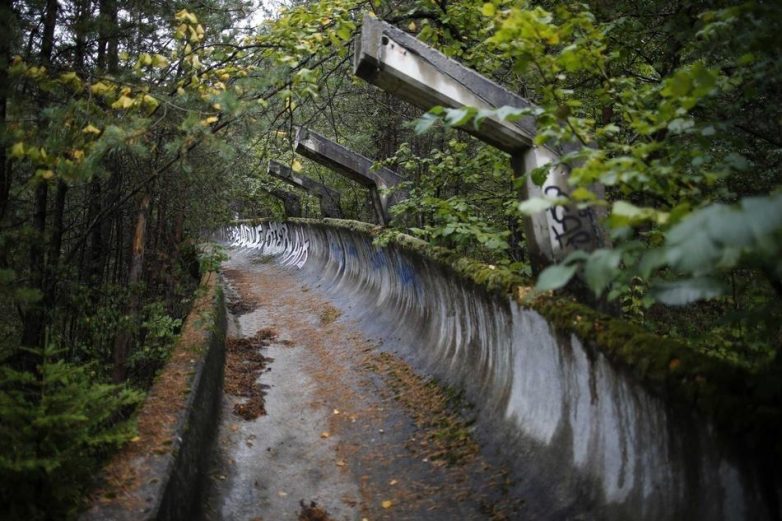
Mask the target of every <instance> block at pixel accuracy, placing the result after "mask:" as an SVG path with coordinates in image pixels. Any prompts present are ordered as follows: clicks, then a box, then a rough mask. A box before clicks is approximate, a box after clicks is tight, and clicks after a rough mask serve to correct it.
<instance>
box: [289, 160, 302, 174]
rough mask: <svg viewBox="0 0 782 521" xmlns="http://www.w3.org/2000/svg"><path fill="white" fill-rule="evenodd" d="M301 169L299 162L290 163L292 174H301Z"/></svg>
mask: <svg viewBox="0 0 782 521" xmlns="http://www.w3.org/2000/svg"><path fill="white" fill-rule="evenodd" d="M302 168H304V167H303V166H302V164H301V161H299V160H298V159H294V160H293V163H291V170H293V171H294V172H301V170H302Z"/></svg>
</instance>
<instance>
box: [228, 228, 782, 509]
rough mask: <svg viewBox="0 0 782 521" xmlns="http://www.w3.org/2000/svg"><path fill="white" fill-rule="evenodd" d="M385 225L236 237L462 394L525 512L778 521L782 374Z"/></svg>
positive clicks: (235, 233) (236, 233) (236, 232)
mask: <svg viewBox="0 0 782 521" xmlns="http://www.w3.org/2000/svg"><path fill="white" fill-rule="evenodd" d="M379 232H380V229H379V228H377V227H374V226H372V225H367V224H365V223H357V222H351V221H339V220H334V219H325V220H323V221H313V220H303V219H294V220H289V221H288V222H287V223H284V224H280V223H272V222H261V221H258V222H250V223H246V224H243V225H239V226H237V227H235V228H234V229H233V230H231V231H230V234H229V235H230V236H231V237H230V239H231V240H232V242H233V243H234V244H236V245H239V246H244V247H249V248H257V249H258V250H259V251H260V253H261V254H263V255H273V256H275V257H276V258H277V260H278V262H279V263H280V264H282V265H284V266H295V267H296V268H299V269H301V270H302V276H304V277H308V278H310V279H312V280H313V282H316V283H318V284H320V285H322V286H323V287H324V288H325V289H326V290H327V291H329V292H330V293H331V294H332V295H334V296H335V298H336V299H337V300H338V301H340V300H341V301H342V303H343V304H344V305H345V306H344V307H345V308H350V309H352V311H351V312H350V316H351V318H355V319H357V320H358V321H359V322H360V323H361V324H362V327H364V328H365V329H367V330H369V331H370V332H371V333H372V336H377V337H380V338H383V339H384V348H385V349H399V350H400V351H401V352H402V354H403V355H405V356H406V357H408V358H409V359H410V360H411V361H412V362H413V363H414V364H415V365H417V366H418V367H419V368H421V369H422V370H424V371H426V372H428V373H431V374H433V375H435V376H437V377H438V378H440V379H441V380H442V381H444V382H445V383H446V384H448V385H451V386H454V387H456V388H459V389H463V390H464V391H465V393H466V395H467V397H468V399H469V400H470V401H472V402H473V403H474V404H475V405H476V408H477V414H478V418H479V421H478V424H477V432H478V434H479V435H481V436H483V437H484V438H485V439H487V440H494V442H493V444H494V445H495V448H496V449H497V450H498V451H500V452H502V453H503V454H504V455H505V457H506V458H507V459H508V460H509V461H512V462H513V465H514V466H516V467H517V469H518V474H519V475H521V476H527V477H526V478H523V479H521V480H520V481H519V482H516V483H513V484H512V485H511V488H512V490H511V492H512V493H514V494H518V495H519V497H524V498H530V499H529V500H528V502H527V508H528V510H527V512H526V513H527V514H528V516H527V517H531V518H539V519H572V518H579V519H639V520H641V519H649V520H653V519H654V520H657V519H778V518H779V514H780V511H779V509H780V506H779V505H780V499H781V498H782V485H781V484H780V471H779V470H778V469H779V465H778V463H779V461H780V452H781V451H780V447H779V440H780V439H782V437H780V434H781V433H782V428H780V424H781V423H782V422H781V421H780V403H782V399H781V398H782V391H780V389H779V386H778V385H776V386H775V385H774V382H778V381H779V375H778V374H775V373H774V371H767V372H757V371H756V372H752V371H749V370H746V369H742V368H740V367H736V366H734V365H731V364H729V363H726V362H724V361H723V360H721V359H719V358H713V357H710V356H708V355H707V354H705V353H702V352H698V351H694V350H692V349H690V348H689V347H688V346H686V345H684V344H682V343H679V342H676V341H674V340H671V339H666V338H662V337H658V336H654V335H651V334H649V333H648V332H645V331H644V330H643V329H641V328H640V327H637V326H633V325H631V324H629V323H627V322H624V321H622V320H618V319H614V318H611V317H607V316H605V315H602V314H600V313H598V312H596V311H594V310H591V309H589V308H588V307H586V306H583V305H580V304H578V303H576V302H573V301H572V300H569V299H567V298H564V297H558V296H551V295H548V296H543V297H539V298H536V299H534V300H529V299H526V298H525V297H526V295H527V294H528V289H525V288H528V286H527V285H525V284H524V281H522V280H520V279H518V278H517V277H515V276H514V275H513V274H511V273H508V272H503V271H502V270H500V269H497V268H495V267H491V266H487V265H483V264H480V263H478V262H475V261H470V260H467V259H463V258H461V257H459V256H458V255H456V254H454V253H453V252H449V251H447V250H444V249H441V248H436V247H431V246H429V245H427V244H426V243H424V242H422V241H418V240H416V239H414V238H411V237H408V236H404V235H396V236H390V237H389V236H387V235H386V237H387V238H388V245H387V246H385V247H379V246H377V245H375V244H373V237H374V236H376V235H377V234H378V233H379ZM386 233H387V232H386ZM351 306H352V307H351ZM490 444H491V441H490Z"/></svg>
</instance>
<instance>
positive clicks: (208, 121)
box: [201, 116, 219, 127]
mask: <svg viewBox="0 0 782 521" xmlns="http://www.w3.org/2000/svg"><path fill="white" fill-rule="evenodd" d="M218 119H219V118H218V117H217V116H209V117H208V118H206V119H202V120H201V124H202V125H203V126H205V127H206V126H209V125H211V124H212V123H217V120H218Z"/></svg>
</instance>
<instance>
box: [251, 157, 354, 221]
mask: <svg viewBox="0 0 782 521" xmlns="http://www.w3.org/2000/svg"><path fill="white" fill-rule="evenodd" d="M267 172H268V173H269V175H270V176H272V177H276V178H277V179H280V180H281V181H285V182H286V183H288V184H289V185H291V186H295V187H298V188H301V189H303V190H306V191H307V192H309V193H311V194H312V195H314V196H317V198H318V200H319V201H320V213H321V214H323V217H333V218H336V219H341V218H342V210H340V206H339V199H340V196H339V192H338V191H336V190H333V189H331V188H329V187H328V186H326V185H324V184H323V183H319V182H318V181H315V180H314V179H310V178H309V177H307V176H304V175H301V174H297V173H296V172H294V171H293V170H291V169H290V168H288V167H287V166H285V165H283V164H282V163H278V162H277V161H269V168H268V170H267Z"/></svg>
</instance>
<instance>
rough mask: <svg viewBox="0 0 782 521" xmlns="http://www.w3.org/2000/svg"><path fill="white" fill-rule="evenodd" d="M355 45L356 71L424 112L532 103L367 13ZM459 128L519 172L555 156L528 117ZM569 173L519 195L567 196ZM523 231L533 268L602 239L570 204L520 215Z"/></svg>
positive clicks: (587, 215) (559, 172) (589, 215)
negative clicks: (538, 137)
mask: <svg viewBox="0 0 782 521" xmlns="http://www.w3.org/2000/svg"><path fill="white" fill-rule="evenodd" d="M355 45H356V48H355V53H354V72H355V74H356V75H357V76H358V77H360V78H363V79H365V80H366V81H368V82H370V83H372V84H374V85H377V86H378V87H380V88H381V89H383V90H386V91H388V92H390V93H392V94H395V95H397V96H399V97H400V98H402V99H404V100H406V101H407V102H409V103H411V104H413V105H415V106H417V107H420V108H422V109H424V110H429V109H431V108H432V107H434V106H436V105H440V106H443V107H448V108H461V107H463V106H471V107H476V108H478V109H497V108H500V107H503V106H511V107H515V108H533V107H534V106H535V105H534V104H533V103H531V102H530V101H529V100H527V99H525V98H523V97H521V96H518V95H516V94H513V93H512V92H510V91H508V90H507V89H505V88H504V87H502V86H500V85H498V84H497V83H495V82H493V81H492V80H490V79H488V78H486V77H485V76H482V75H481V74H479V73H477V72H476V71H474V70H472V69H470V68H467V67H465V66H464V65H462V64H460V63H459V62H457V61H455V60H452V59H450V58H448V57H447V56H445V55H444V54H442V53H440V52H439V51H437V50H435V49H433V48H431V47H429V46H428V45H426V44H425V43H423V42H421V41H420V40H418V39H417V38H415V37H414V36H412V35H410V34H408V33H406V32H404V31H402V30H400V29H398V28H396V27H394V26H393V25H390V24H388V23H386V22H383V21H381V20H378V19H376V18H373V17H371V16H369V15H365V16H364V21H363V26H362V29H361V35H360V36H359V37H358V38H357V39H356V44H355ZM462 130H464V131H466V132H469V133H471V134H473V135H474V136H476V137H477V138H478V139H480V140H482V141H484V142H486V143H489V144H490V145H493V146H495V147H497V148H499V149H501V150H504V151H505V152H508V153H509V154H511V156H512V157H513V162H512V163H513V167H514V171H515V173H516V175H519V176H520V175H524V174H525V173H526V172H529V171H530V170H532V169H534V168H537V167H540V166H543V165H545V164H547V163H549V162H551V161H552V160H554V159H555V158H556V157H557V151H554V150H551V149H549V148H546V147H536V146H533V140H534V138H535V135H536V132H537V131H536V128H535V121H534V118H532V117H526V118H522V119H521V120H519V121H516V122H509V121H502V120H499V119H496V118H486V119H485V120H484V121H483V122H482V123H481V125H480V126H479V127H478V128H474V127H473V126H472V125H467V126H465V127H463V128H462ZM567 177H568V172H567V171H564V170H563V169H552V170H551V171H550V172H549V175H548V177H547V178H546V181H545V182H544V184H543V187H542V188H541V187H538V186H536V185H535V184H534V183H532V181H531V179H529V178H528V180H527V183H526V187H525V189H524V190H523V192H522V194H521V195H522V197H523V198H528V197H531V196H536V195H537V196H544V195H547V196H561V195H567V194H569V193H570V187H569V184H568V181H567ZM525 235H526V236H527V247H528V249H529V252H530V259H531V261H532V262H533V266H534V267H536V268H537V269H540V268H542V267H543V266H545V265H547V264H550V263H551V262H555V261H557V260H560V259H562V258H564V257H565V256H566V255H567V254H568V253H570V252H571V251H573V250H577V249H585V250H592V249H595V248H597V247H600V246H601V245H602V244H603V238H602V233H601V230H600V229H599V227H598V226H597V223H596V219H595V218H594V214H593V212H591V211H589V210H586V211H577V210H576V209H575V208H565V207H558V208H554V209H552V210H551V211H549V212H541V213H539V214H536V215H533V216H531V217H530V218H529V219H525Z"/></svg>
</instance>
